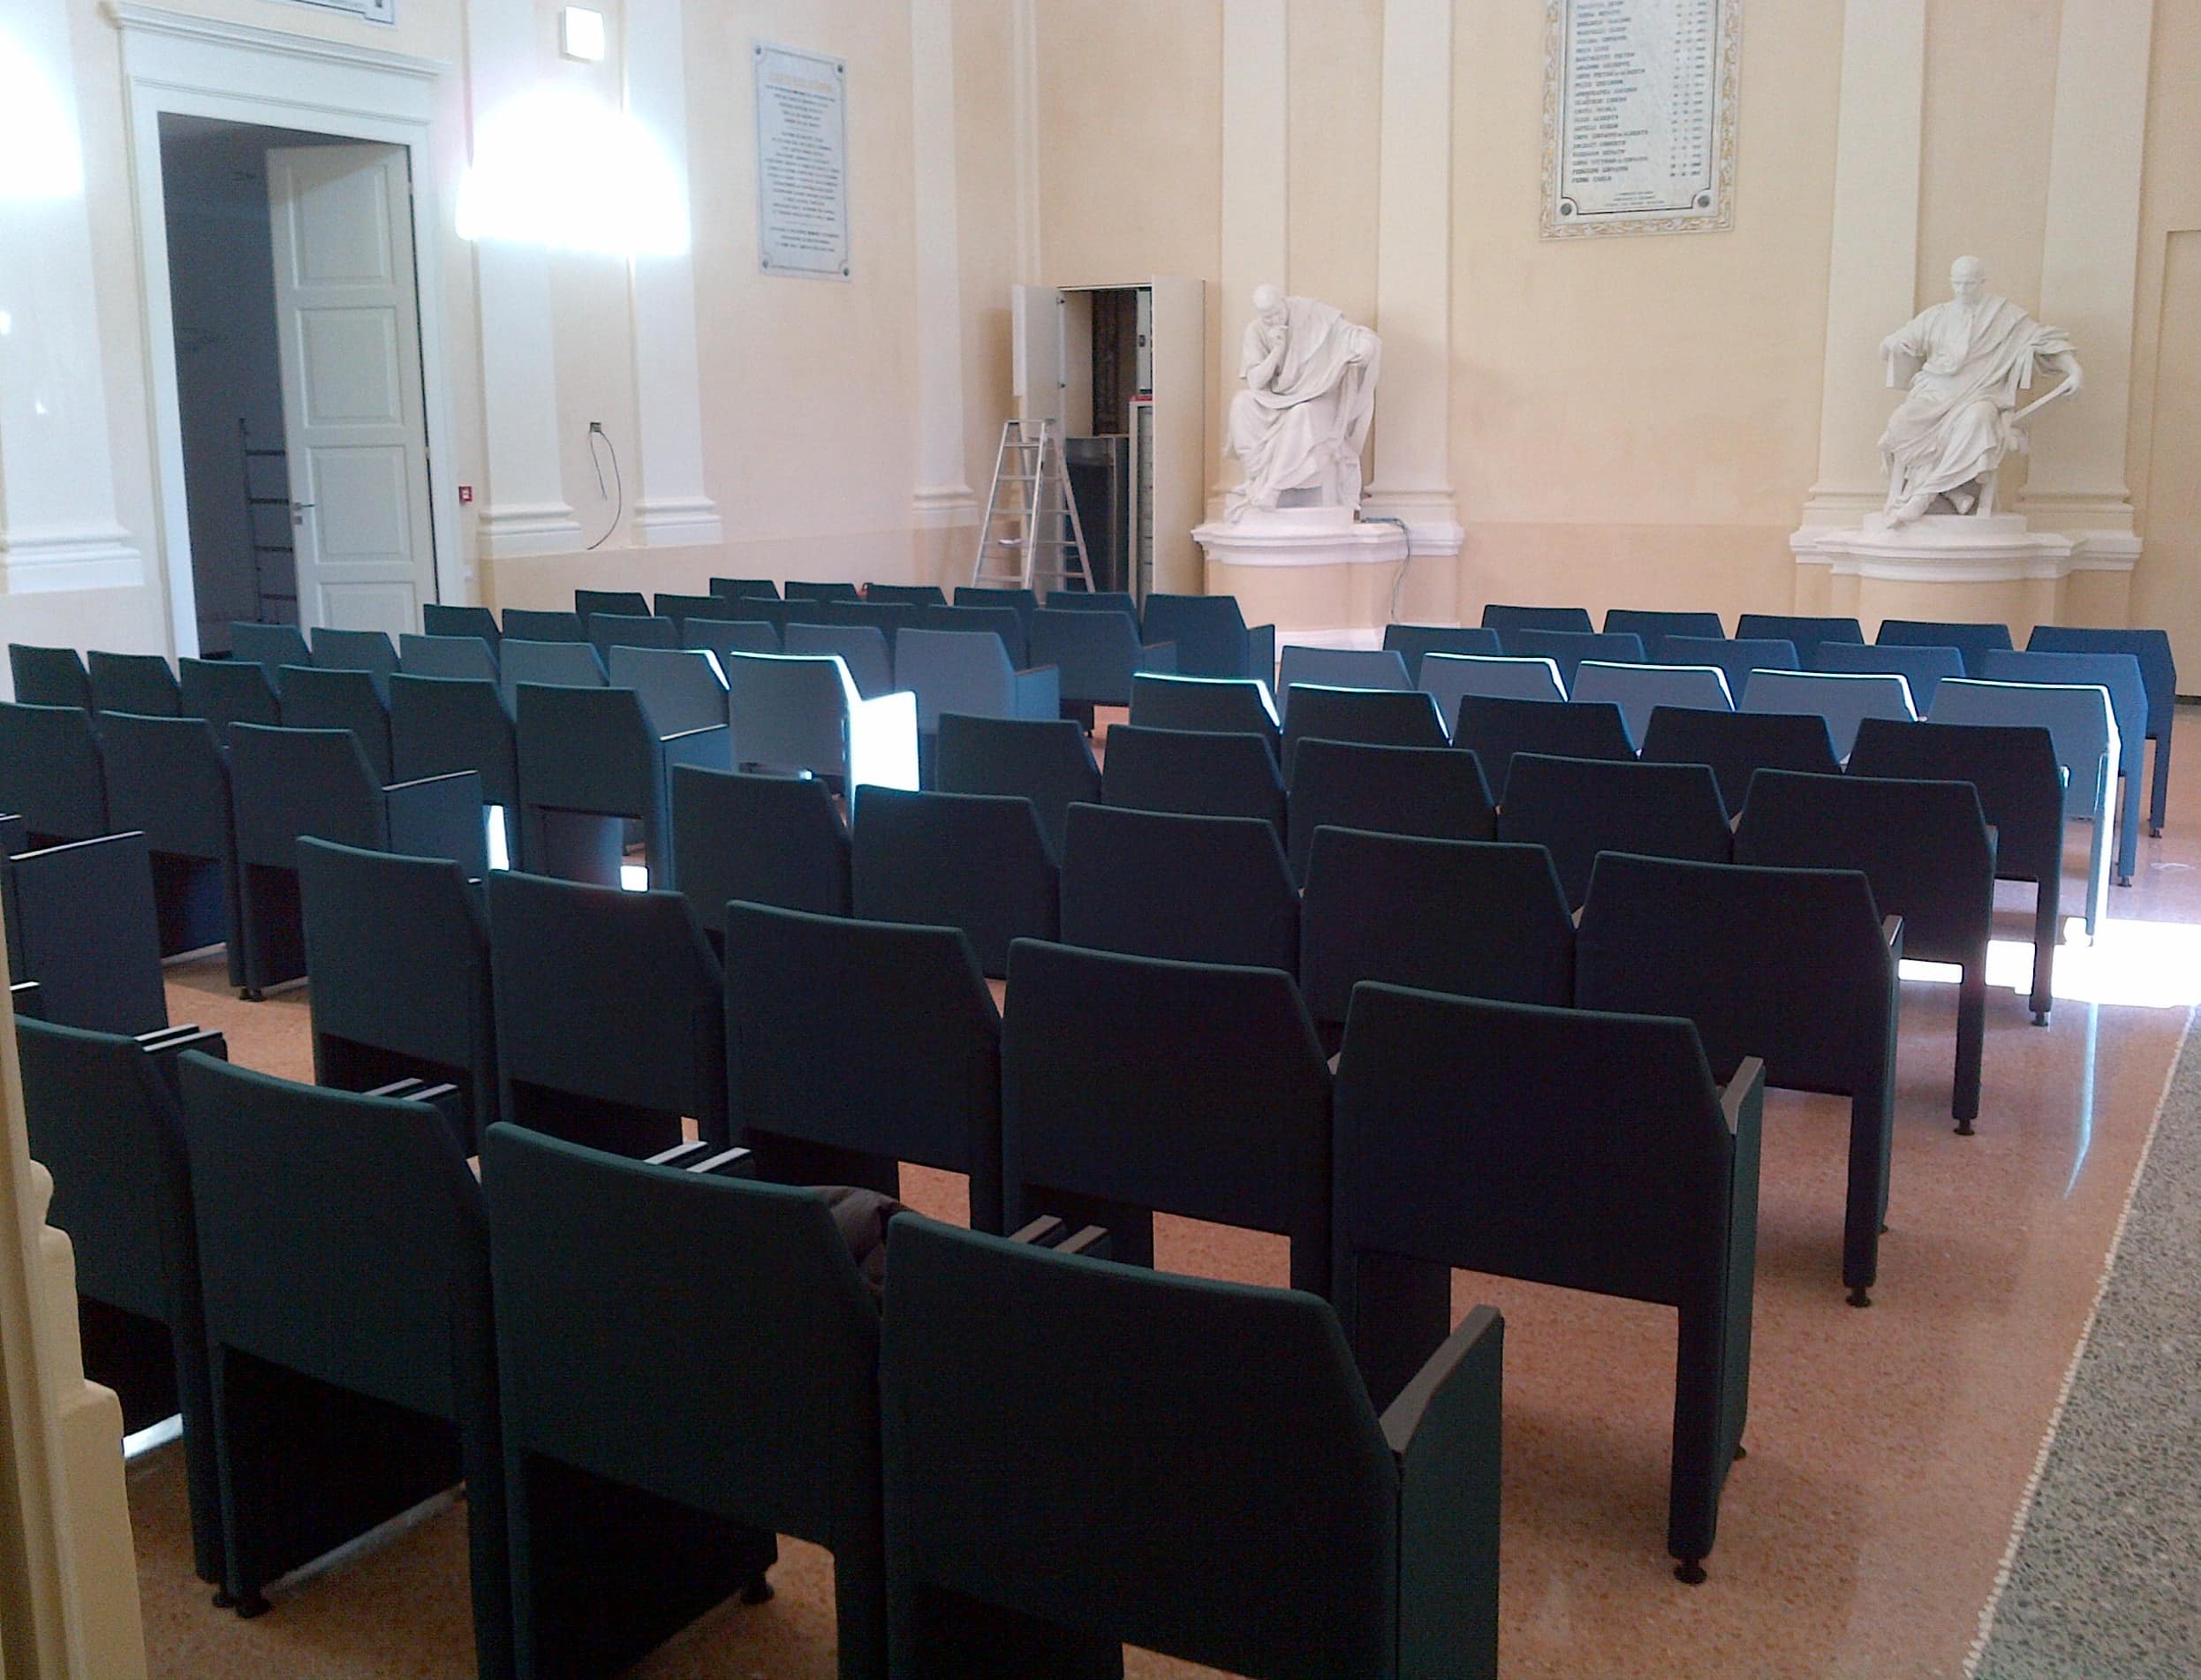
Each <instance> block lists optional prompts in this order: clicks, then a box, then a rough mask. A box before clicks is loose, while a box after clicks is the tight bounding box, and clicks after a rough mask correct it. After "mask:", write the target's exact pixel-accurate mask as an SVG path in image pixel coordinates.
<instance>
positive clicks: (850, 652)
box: [781, 621, 895, 700]
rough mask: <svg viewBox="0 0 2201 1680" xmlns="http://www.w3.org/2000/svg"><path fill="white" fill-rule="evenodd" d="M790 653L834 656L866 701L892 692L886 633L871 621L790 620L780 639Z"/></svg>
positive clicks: (817, 656)
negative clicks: (812, 622)
mask: <svg viewBox="0 0 2201 1680" xmlns="http://www.w3.org/2000/svg"><path fill="white" fill-rule="evenodd" d="M781 645H782V646H783V647H785V648H786V650H787V652H788V653H789V654H790V655H797V656H803V657H807V658H813V659H837V660H839V661H840V662H841V663H842V664H843V666H844V667H845V668H846V669H847V671H848V674H849V677H850V678H851V680H852V681H853V682H854V683H855V685H856V692H858V694H860V695H861V696H863V698H864V699H866V700H875V699H877V698H878V697H879V696H880V695H881V694H885V693H889V692H892V690H893V688H894V686H895V680H894V659H893V656H892V655H891V654H890V653H889V644H888V641H887V637H886V632H883V631H881V630H880V629H878V628H876V627H875V626H874V625H871V624H802V623H797V622H792V621H790V623H789V624H788V626H787V629H786V632H785V633H784V634H783V636H782V638H781Z"/></svg>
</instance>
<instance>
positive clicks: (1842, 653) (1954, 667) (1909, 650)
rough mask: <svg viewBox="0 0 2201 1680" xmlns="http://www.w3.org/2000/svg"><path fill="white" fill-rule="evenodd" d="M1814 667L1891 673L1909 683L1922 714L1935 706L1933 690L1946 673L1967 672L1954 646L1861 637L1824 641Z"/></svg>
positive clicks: (1851, 671) (1919, 711) (1915, 702)
mask: <svg viewBox="0 0 2201 1680" xmlns="http://www.w3.org/2000/svg"><path fill="white" fill-rule="evenodd" d="M1815 658H1816V666H1815V669H1817V670H1822V671H1834V672H1848V673H1851V674H1857V675H1863V674H1867V673H1871V672H1882V673H1890V674H1893V675H1895V676H1898V677H1902V679H1903V681H1904V682H1905V683H1906V684H1908V685H1910V704H1911V706H1912V708H1914V709H1915V710H1916V711H1917V714H1918V715H1919V716H1920V717H1924V716H1925V715H1926V713H1927V712H1929V711H1931V710H1932V708H1933V691H1934V690H1935V689H1937V688H1939V687H1940V685H1941V679H1942V678H1943V677H1962V676H1963V674H1964V655H1963V651H1962V650H1961V649H1959V648H1955V647H1924V646H1910V647H1903V646H1900V645H1897V644H1895V643H1889V644H1886V645H1882V644H1880V643H1875V642H1861V641H1823V642H1821V643H1819V651H1818V654H1817V655H1815Z"/></svg>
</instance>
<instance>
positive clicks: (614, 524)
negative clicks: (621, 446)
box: [585, 422, 627, 554]
mask: <svg viewBox="0 0 2201 1680" xmlns="http://www.w3.org/2000/svg"><path fill="white" fill-rule="evenodd" d="M600 437H601V438H602V439H603V441H604V447H605V448H606V449H608V450H610V451H611V482H612V484H613V486H614V487H615V488H616V489H617V491H618V499H617V503H616V505H615V506H614V507H613V508H612V510H611V523H610V524H609V525H608V526H605V527H604V534H603V535H601V536H600V537H598V538H597V539H596V540H595V541H594V542H592V543H590V544H589V545H588V547H587V549H586V550H585V552H586V553H589V554H594V553H595V552H596V550H597V549H601V548H602V547H603V546H604V544H605V543H607V542H609V541H611V534H612V533H613V532H614V531H616V530H617V529H618V528H619V521H620V519H621V518H624V516H625V514H626V508H627V487H626V481H625V479H624V477H623V476H622V475H621V474H620V472H619V450H618V446H617V445H616V444H615V443H612V441H611V435H610V434H609V432H607V431H605V430H604V428H602V427H601V426H600V425H597V424H594V423H593V422H592V423H591V424H590V426H589V428H588V458H589V461H590V463H591V464H592V465H594V467H595V469H596V494H597V495H598V496H601V495H602V494H603V493H604V464H603V462H602V460H601V458H599V457H598V456H597V454H596V440H597V439H598V438H600Z"/></svg>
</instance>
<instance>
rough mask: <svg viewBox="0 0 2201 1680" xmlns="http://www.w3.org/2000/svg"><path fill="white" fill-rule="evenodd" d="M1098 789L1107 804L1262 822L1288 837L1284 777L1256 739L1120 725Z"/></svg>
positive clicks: (1113, 731) (1111, 734) (1219, 732)
mask: <svg viewBox="0 0 2201 1680" xmlns="http://www.w3.org/2000/svg"><path fill="white" fill-rule="evenodd" d="M1100 787H1101V794H1100V798H1101V799H1102V801H1103V802H1104V803H1106V804H1108V805H1116V806H1127V807H1129V808H1130V809H1131V810H1135V811H1174V812H1176V813H1178V814H1182V815H1184V816H1200V817H1259V819H1260V820H1261V821H1264V822H1266V823H1268V824H1269V825H1270V826H1272V827H1273V828H1274V829H1275V830H1276V832H1277V833H1278V834H1280V835H1281V834H1282V833H1283V832H1284V821H1285V806H1284V778H1283V775H1282V772H1281V771H1279V770H1278V769H1277V768H1276V755H1275V754H1274V752H1272V751H1271V750H1270V747H1269V744H1268V743H1267V741H1265V740H1263V739H1262V738H1260V737H1259V736H1258V735H1251V734H1238V733H1235V732H1229V731H1223V730H1180V729H1146V728H1142V727H1139V726H1138V725H1134V724H1131V723H1118V724H1117V725H1116V727H1115V728H1113V729H1111V730H1109V731H1108V765H1107V767H1106V768H1105V769H1104V770H1103V771H1102V773H1101V776H1100Z"/></svg>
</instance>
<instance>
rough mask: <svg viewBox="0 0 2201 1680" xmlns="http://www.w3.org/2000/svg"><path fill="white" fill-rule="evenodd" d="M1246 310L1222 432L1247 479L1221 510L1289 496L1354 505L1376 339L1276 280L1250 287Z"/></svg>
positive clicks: (1262, 505) (1266, 505)
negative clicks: (1239, 362)
mask: <svg viewBox="0 0 2201 1680" xmlns="http://www.w3.org/2000/svg"><path fill="white" fill-rule="evenodd" d="M1253 310H1254V314H1253V319H1252V322H1249V323H1248V324H1247V326H1246V329H1245V349H1244V361H1243V366H1242V368H1241V371H1242V372H1243V373H1244V376H1245V389H1244V390H1242V391H1240V392H1238V393H1237V396H1235V397H1232V398H1231V401H1230V416H1229V422H1228V424H1227V425H1226V426H1225V428H1224V431H1223V453H1224V454H1225V455H1229V456H1236V457H1237V459H1238V462H1239V464H1240V465H1242V466H1244V469H1245V479H1244V482H1243V483H1241V484H1240V485H1239V486H1238V487H1237V488H1236V489H1234V490H1233V491H1231V493H1230V497H1229V504H1228V507H1227V509H1226V514H1225V517H1226V518H1230V519H1236V518H1239V517H1240V516H1241V515H1242V514H1244V512H1245V511H1246V510H1247V509H1249V508H1257V509H1262V510H1267V509H1270V508H1274V507H1276V506H1278V505H1279V504H1280V503H1285V502H1286V498H1287V496H1289V498H1290V499H1289V503H1287V504H1289V505H1298V506H1303V507H1305V506H1311V507H1346V508H1353V509H1358V507H1359V505H1360V450H1361V447H1362V445H1364V444H1365V443H1366V442H1367V439H1368V422H1369V420H1370V419H1371V418H1372V417H1373V414H1374V412H1375V386H1376V372H1377V368H1378V367H1379V365H1380V360H1381V357H1382V344H1380V341H1379V340H1378V339H1377V337H1376V336H1375V334H1374V333H1373V332H1371V331H1369V330H1368V329H1367V328H1365V327H1358V326H1355V325H1354V324H1353V323H1352V322H1350V321H1348V320H1346V319H1345V317H1344V316H1343V314H1340V313H1339V312H1338V311H1336V310H1335V309H1333V308H1331V307H1330V306H1329V305H1327V304H1326V303H1317V302H1315V301H1314V299H1312V298H1288V297H1286V296H1285V295H1284V294H1283V292H1282V291H1280V290H1279V289H1278V288H1276V287H1274V286H1260V287H1258V288H1256V289H1255V291H1254V293H1253ZM1294 492H1297V494H1291V493H1294Z"/></svg>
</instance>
